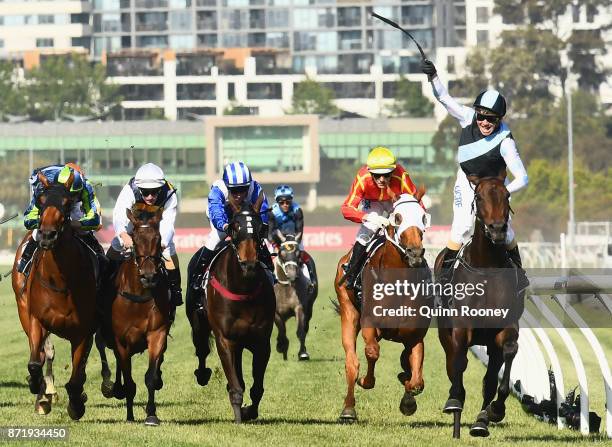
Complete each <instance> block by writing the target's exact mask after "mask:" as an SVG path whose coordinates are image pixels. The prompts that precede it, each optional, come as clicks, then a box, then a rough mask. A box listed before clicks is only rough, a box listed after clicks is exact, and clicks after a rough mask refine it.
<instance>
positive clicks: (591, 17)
mask: <svg viewBox="0 0 612 447" xmlns="http://www.w3.org/2000/svg"><path fill="white" fill-rule="evenodd" d="M586 10H587V11H586V14H587V17H586V19H587V22H588V23H593V22H594V21H595V16H596V15H597V7H596V6H595V5H592V4H590V3H589V4H588V5H587V8H586Z"/></svg>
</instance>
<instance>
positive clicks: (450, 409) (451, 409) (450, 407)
mask: <svg viewBox="0 0 612 447" xmlns="http://www.w3.org/2000/svg"><path fill="white" fill-rule="evenodd" d="M442 411H443V412H444V413H447V414H449V413H455V412H457V411H463V402H461V401H460V400H459V399H448V400H447V401H446V403H445V404H444V409H443V410H442Z"/></svg>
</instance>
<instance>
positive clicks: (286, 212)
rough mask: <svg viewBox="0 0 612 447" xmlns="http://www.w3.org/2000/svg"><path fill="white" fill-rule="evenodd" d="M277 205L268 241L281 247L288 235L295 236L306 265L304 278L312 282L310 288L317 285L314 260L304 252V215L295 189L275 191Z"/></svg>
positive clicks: (285, 188)
mask: <svg viewBox="0 0 612 447" xmlns="http://www.w3.org/2000/svg"><path fill="white" fill-rule="evenodd" d="M274 200H275V202H276V203H275V204H274V205H273V206H272V209H271V210H270V212H269V214H270V218H269V225H270V230H269V232H268V240H269V241H271V242H272V243H273V244H274V245H275V246H276V247H279V246H280V245H281V244H282V243H283V242H284V241H285V239H286V237H287V235H290V234H291V235H293V236H295V241H296V242H297V243H298V244H299V248H300V254H301V260H302V262H303V263H304V264H303V266H305V269H303V272H304V276H305V277H306V279H308V280H309V281H310V287H311V288H314V287H316V285H317V271H316V268H315V265H314V260H313V259H312V256H310V255H309V254H308V253H307V252H306V251H305V250H304V244H303V243H302V236H303V235H304V213H303V212H302V208H300V205H299V204H298V203H297V202H296V201H294V200H293V188H291V186H289V185H280V186H278V187H277V188H276V189H275V190H274Z"/></svg>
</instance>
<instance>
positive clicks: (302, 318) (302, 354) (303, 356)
mask: <svg viewBox="0 0 612 447" xmlns="http://www.w3.org/2000/svg"><path fill="white" fill-rule="evenodd" d="M295 319H296V320H297V337H298V339H299V340H300V351H299V352H298V360H310V356H309V355H308V351H307V350H306V324H307V323H306V312H305V310H304V308H303V307H302V306H301V305H298V306H297V307H296V308H295Z"/></svg>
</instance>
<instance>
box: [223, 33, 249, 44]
mask: <svg viewBox="0 0 612 447" xmlns="http://www.w3.org/2000/svg"><path fill="white" fill-rule="evenodd" d="M221 39H222V40H221V43H222V45H223V46H224V47H246V46H247V36H246V34H238V33H224V34H222V35H221Z"/></svg>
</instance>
